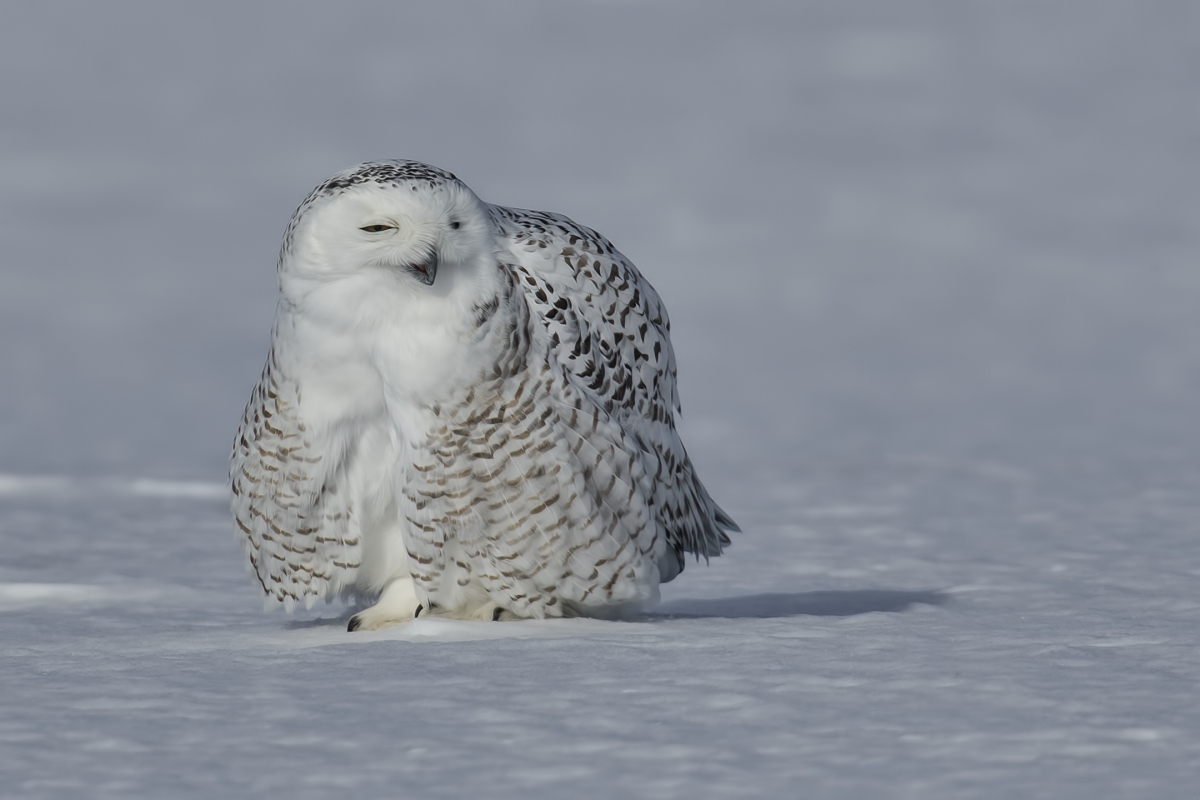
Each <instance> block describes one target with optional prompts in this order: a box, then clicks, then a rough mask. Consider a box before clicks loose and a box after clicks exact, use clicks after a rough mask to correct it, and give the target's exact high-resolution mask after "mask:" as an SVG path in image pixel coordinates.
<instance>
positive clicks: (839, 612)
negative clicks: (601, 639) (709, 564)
mask: <svg viewBox="0 0 1200 800" xmlns="http://www.w3.org/2000/svg"><path fill="white" fill-rule="evenodd" d="M949 599H950V596H949V595H947V594H945V593H943V592H936V591H924V592H902V591H895V590H891V589H860V590H857V591H826V592H788V593H772V594H748V595H743V596H741V597H722V598H718V599H715V600H674V601H672V602H670V603H663V604H662V605H661V606H659V607H658V608H656V609H654V611H652V612H650V613H649V614H648V615H647V616H649V617H668V618H675V619H678V618H681V617H682V618H687V617H724V618H727V619H762V618H769V617H793V616H800V615H807V616H814V617H851V616H854V615H855V614H870V613H872V612H876V611H882V612H898V611H907V610H908V609H909V608H910V607H911V606H913V605H915V604H917V603H921V604H924V605H930V606H940V605H943V604H945V603H946V602H948V601H949Z"/></svg>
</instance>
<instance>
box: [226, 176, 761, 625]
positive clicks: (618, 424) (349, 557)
mask: <svg viewBox="0 0 1200 800" xmlns="http://www.w3.org/2000/svg"><path fill="white" fill-rule="evenodd" d="M364 189H366V190H369V191H362V190H364ZM380 221H382V222H380ZM371 237H375V238H371ZM331 243H333V244H331ZM339 243H341V244H344V245H345V246H344V247H342V246H339ZM414 264H416V265H428V266H429V272H428V273H426V272H425V271H424V270H422V272H421V273H420V276H415V275H414V272H413V269H412V265H414ZM439 264H440V265H441V266H438V265H439ZM279 271H280V284H281V290H282V293H283V297H282V300H281V303H280V305H279V310H278V313H277V320H276V331H275V335H274V336H273V340H272V351H271V355H270V357H269V359H268V364H267V368H266V369H265V370H264V373H263V378H262V380H261V381H260V383H259V386H258V387H257V388H256V390H255V392H254V394H253V396H252V398H251V402H250V405H249V406H248V407H247V410H246V414H245V417H244V419H243V423H242V428H241V430H240V431H239V433H238V438H237V440H236V442H235V446H234V453H233V459H232V462H231V481H232V489H233V509H234V515H235V518H236V521H237V526H238V528H239V530H240V531H241V532H242V534H243V535H244V536H245V544H246V553H247V557H248V562H249V566H250V568H251V570H252V571H253V572H254V574H255V575H256V577H257V579H258V581H259V583H260V585H261V586H262V588H263V590H264V591H265V592H266V594H267V596H268V597H269V598H272V599H275V600H278V601H280V602H282V603H283V604H284V605H286V606H288V607H289V608H291V607H292V606H293V605H294V604H295V603H297V602H303V603H306V604H309V603H311V602H312V600H313V599H314V598H316V597H321V596H324V597H330V596H332V595H334V594H336V593H338V592H342V593H346V594H353V595H356V596H365V597H377V598H379V601H378V602H377V603H376V605H374V606H372V607H371V608H369V609H366V610H364V611H363V612H360V613H359V614H357V615H355V617H354V620H353V621H352V622H351V625H350V627H351V629H363V628H365V629H371V628H375V627H381V626H383V625H386V624H392V623H395V622H397V621H403V620H405V619H411V618H413V617H414V616H415V615H416V614H417V613H421V614H422V615H423V614H424V613H433V614H451V615H455V616H469V617H474V618H478V619H512V618H521V617H546V616H562V615H572V614H588V615H604V614H607V613H610V612H611V611H613V610H614V609H620V608H636V607H642V606H644V605H646V604H647V603H651V602H653V601H654V599H655V598H656V597H657V594H658V585H659V583H660V582H663V581H668V580H671V579H673V578H674V577H675V576H676V575H677V574H678V573H679V572H680V571H681V570H682V569H683V566H684V563H685V562H684V557H685V555H686V554H688V553H691V554H694V555H695V557H697V558H701V557H703V558H705V559H708V558H710V557H712V556H716V555H719V554H720V553H721V551H722V549H723V548H724V546H725V545H727V544H728V543H729V537H728V536H727V531H733V530H737V527H736V525H735V524H734V523H733V521H732V520H731V519H730V518H729V516H728V515H726V514H725V513H724V512H723V511H722V510H721V509H720V507H718V506H717V505H716V503H715V502H713V500H712V498H711V497H710V496H709V494H708V492H707V491H706V490H705V488H704V485H703V484H702V483H701V482H700V480H699V478H698V477H697V475H696V472H695V469H694V467H693V465H692V462H691V460H690V458H689V457H688V454H687V451H686V450H685V449H684V446H683V443H682V442H681V441H680V438H679V434H678V432H677V431H676V429H675V415H676V414H677V413H678V412H679V409H680V404H679V397H678V393H677V388H676V374H675V355H674V351H673V349H672V347H671V341H670V322H669V320H668V318H667V313H666V309H665V308H664V306H663V303H662V300H661V299H660V298H659V296H658V294H657V293H656V292H655V290H654V288H653V287H652V286H651V285H650V283H649V282H648V281H647V280H646V279H645V278H644V277H643V276H642V275H641V273H639V272H638V270H637V269H636V268H635V267H634V266H633V264H631V263H630V262H629V261H628V260H627V259H626V258H625V257H624V256H623V255H622V254H621V253H620V252H618V251H617V250H616V248H614V247H613V245H612V244H611V243H610V242H609V241H608V240H607V239H605V238H604V237H603V236H601V235H600V234H598V233H596V232H595V231H593V230H591V229H589V228H585V227H583V226H581V225H578V224H576V223H574V222H572V221H571V220H570V219H567V218H566V217H563V216H560V215H557V214H550V213H544V212H537V211H525V210H520V209H512V208H504V207H500V206H493V205H488V204H486V203H483V202H482V201H479V199H478V198H476V197H475V196H474V195H473V194H472V193H470V190H469V189H467V188H466V187H465V186H463V185H462V184H461V183H460V182H459V181H458V179H457V178H455V177H454V176H453V175H452V174H451V173H449V172H445V171H444V170H440V169H437V168H434V167H430V166H427V165H424V164H419V163H416V162H410V161H396V162H371V163H367V164H362V165H360V166H358V167H356V168H354V169H351V170H347V171H345V172H343V173H340V174H338V175H336V176H334V177H333V178H331V179H329V180H328V181H326V182H325V183H323V184H321V185H320V186H318V187H317V188H316V189H315V190H313V192H312V193H311V194H310V195H309V197H308V198H307V199H306V200H305V201H304V202H303V203H302V204H301V205H300V207H299V208H298V209H297V211H296V214H295V215H294V217H293V219H292V221H291V223H290V224H289V227H288V230H287V234H286V235H285V238H284V245H283V248H282V251H281V255H280V264H279ZM434 273H436V278H435V277H434ZM418 609H424V611H418Z"/></svg>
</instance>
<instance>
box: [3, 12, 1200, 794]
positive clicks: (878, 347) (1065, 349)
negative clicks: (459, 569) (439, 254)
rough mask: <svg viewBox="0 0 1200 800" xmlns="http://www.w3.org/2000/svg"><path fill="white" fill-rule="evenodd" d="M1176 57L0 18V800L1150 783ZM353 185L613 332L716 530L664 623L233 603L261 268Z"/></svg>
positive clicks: (582, 32)
mask: <svg viewBox="0 0 1200 800" xmlns="http://www.w3.org/2000/svg"><path fill="white" fill-rule="evenodd" d="M1198 41H1200V5H1197V4H1195V3H1192V2H1187V1H1186V0H1143V1H1142V2H1107V1H1106V0H1061V1H1060V2H1003V3H1001V2H966V1H965V0H953V1H951V0H946V2H908V3H890V2H885V1H884V0H874V1H871V2H868V1H866V0H863V1H861V2H860V1H858V0H851V1H849V2H847V1H846V0H838V1H837V2H833V1H832V0H830V1H828V2H824V1H823V2H806V3H798V2H781V3H769V2H747V3H700V2H640V3H639V2H590V3H583V2H505V3H494V2H447V3H432V2H430V3H398V2H386V3H384V2H381V3H368V2H352V3H343V4H337V5H334V4H327V3H293V2H288V3H282V2H274V3H256V4H244V5H243V4H236V5H235V4H205V5H199V4H193V5H190V6H186V7H185V6H179V7H174V6H165V5H162V4H152V3H129V2H111V3H103V4H91V3H56V2H38V3H26V2H11V3H7V4H6V5H5V6H4V9H3V10H2V11H0V120H2V121H3V124H2V125H0V647H2V648H3V649H2V656H0V658H2V660H0V665H2V667H0V774H3V775H4V779H3V780H4V785H3V788H2V791H0V794H7V795H12V796H20V797H59V796H76V795H78V796H85V795H86V796H96V797H99V796H123V797H128V796H165V794H173V795H175V796H212V795H214V794H217V793H225V794H230V793H232V794H234V795H236V794H256V793H277V792H283V791H287V792H288V793H290V794H291V795H293V796H298V797H299V796H312V797H324V796H328V795H329V794H330V793H331V792H333V791H347V790H353V791H356V792H365V791H372V792H384V791H397V792H400V793H401V794H404V793H405V792H411V793H412V796H461V794H462V793H465V792H468V791H472V792H474V793H476V794H479V795H480V796H506V795H509V794H514V795H515V794H525V795H533V796H584V795H593V796H617V795H620V794H626V795H628V794H634V795H638V794H641V795H659V796H678V795H680V794H684V793H687V794H690V795H692V796H705V795H713V796H719V795H728V796H735V795H745V794H759V795H778V796H786V795H789V794H794V793H795V790H797V789H798V788H803V789H804V791H805V792H806V793H808V794H809V795H810V796H821V797H825V796H845V797H861V796H867V795H871V796H905V797H910V796H911V797H939V796H947V797H949V796H954V797H977V796H978V797H1013V796H1028V797H1035V796H1044V797H1064V796H1075V795H1082V794H1084V793H1090V794H1092V795H1095V796H1111V797H1116V796H1121V797H1176V796H1177V797H1191V796H1192V793H1193V791H1194V788H1195V786H1196V785H1197V782H1198V781H1200V766H1198V765H1200V702H1198V701H1197V695H1196V691H1195V687H1196V682H1197V680H1200V652H1198V647H1197V645H1198V644H1200V636H1198V635H1197V622H1200V619H1198V611H1200V596H1198V593H1197V589H1198V588H1200V586H1198V585H1197V584H1198V581H1200V553H1198V552H1197V548H1196V539H1197V534H1198V533H1200V425H1197V418H1196V411H1197V406H1198V403H1197V400H1198V395H1200V268H1198V264H1197V253H1198V249H1200V248H1198V244H1200V102H1198V101H1197V97H1198V95H1197V87H1200V47H1198V46H1197V42H1198ZM392 157H404V158H414V159H418V160H423V161H427V162H429V163H432V164H435V165H437V166H440V167H444V168H447V169H449V170H451V171H453V172H455V173H456V174H457V175H458V176H459V177H460V178H462V179H463V180H464V181H465V182H466V183H467V184H468V185H470V186H471V187H472V188H474V189H475V190H476V192H477V193H478V194H479V195H480V196H481V197H483V198H484V199H486V200H488V201H491V202H496V203H501V204H506V205H515V206H522V207H529V208H537V209H545V210H552V211H557V212H561V213H565V214H568V215H570V216H571V217H573V218H574V219H576V220H577V221H579V222H581V223H583V224H585V225H589V226H591V227H594V228H596V229H598V230H600V231H601V232H602V233H604V234H605V235H607V236H608V237H609V238H611V239H612V240H613V241H614V243H615V244H616V245H617V247H618V248H620V249H621V250H622V251H623V252H624V253H625V254H626V255H628V256H629V257H630V258H631V259H632V260H633V261H634V262H635V263H636V264H638V266H639V267H640V268H641V269H642V271H643V272H644V273H645V274H646V276H647V277H648V278H649V279H650V280H651V281H652V282H653V283H654V284H655V286H656V287H657V288H658V290H659V292H660V294H661V295H662V296H663V298H664V299H665V301H666V303H667V305H668V308H669V310H670V311H671V314H672V318H673V323H674V326H673V330H674V341H675V345H676V350H677V354H678V359H679V369H680V381H681V390H682V396H683V403H684V420H683V423H682V428H683V430H684V433H685V440H686V442H687V443H688V446H689V449H690V450H691V451H692V454H693V456H694V458H695V460H696V461H697V462H698V464H699V466H700V470H701V475H702V476H703V477H704V479H705V482H706V483H707V484H708V486H709V488H710V489H711V490H712V492H713V494H714V496H715V497H716V498H717V499H718V500H719V501H720V502H721V503H722V505H724V506H725V507H726V508H727V509H728V510H729V511H730V512H731V513H732V514H733V516H734V517H735V518H736V519H737V520H738V521H739V522H740V523H741V524H742V527H743V528H744V529H745V531H746V533H745V534H744V535H742V536H740V537H738V538H737V539H736V541H735V543H734V547H733V548H732V549H731V550H730V551H729V553H728V554H727V556H725V557H722V558H721V559H719V560H718V561H715V562H714V563H713V564H712V565H711V566H710V567H704V566H691V567H689V569H688V571H687V572H685V574H684V575H683V576H682V577H681V578H680V579H679V580H678V581H676V582H675V583H673V584H671V585H670V586H669V587H667V591H666V592H665V598H666V600H667V604H666V605H665V606H664V612H665V616H657V617H653V618H649V619H648V620H647V621H645V622H644V623H636V624H634V623H627V624H625V625H621V624H614V623H608V624H600V623H597V625H595V626H589V625H583V624H581V623H580V624H577V623H561V624H559V625H558V627H553V626H551V627H550V628H546V627H545V626H541V627H539V626H537V625H534V624H532V623H529V624H527V623H518V624H514V626H513V627H511V628H505V629H504V632H503V634H502V635H503V637H505V638H501V639H490V638H486V637H491V636H496V635H501V634H496V633H495V632H494V629H492V628H489V629H488V631H487V632H480V631H478V630H477V629H475V628H471V627H470V626H466V627H464V626H457V627H456V626H453V625H451V626H449V627H437V626H436V625H433V623H431V625H432V627H430V626H426V627H421V626H420V625H418V626H416V627H413V628H411V629H410V630H408V631H407V632H406V631H404V630H401V631H398V632H393V633H391V634H389V633H387V632H384V633H382V634H378V635H371V636H366V637H362V636H360V637H358V638H353V637H349V638H347V635H346V634H344V633H343V632H342V631H341V628H340V620H339V619H337V618H336V617H337V614H339V613H340V611H339V610H338V609H336V608H335V609H325V610H314V612H312V613H310V614H308V615H301V616H300V619H301V620H307V622H304V623H303V625H302V626H301V627H296V624H295V622H294V621H289V620H287V619H286V618H284V617H283V616H281V615H273V616H264V615H260V613H259V611H258V601H257V599H256V597H255V593H254V587H253V585H252V583H251V581H250V580H249V579H248V578H246V577H245V576H244V575H243V574H242V571H241V570H242V568H241V565H240V553H239V551H238V546H237V544H236V541H235V540H234V538H233V534H232V533H231V532H230V531H229V527H230V524H229V522H228V518H227V515H226V512H225V510H224V501H223V499H222V491H223V490H222V488H221V484H222V483H223V480H224V471H225V460H226V457H227V454H228V450H229V444H230V442H231V440H232V436H233V434H234V431H235V429H236V427H237V423H238V420H239V417H240V414H241V411H242V407H243V405H244V403H245V400H246V398H247V397H248V395H249V391H250V389H251V387H252V386H253V384H254V381H255V380H256V378H257V375H258V372H259V370H260V368H261V365H262V361H263V359H264V357H265V354H266V348H267V341H268V336H269V330H270V324H271V317H272V313H273V307H274V303H275V276H274V263H275V258H276V253H277V249H278V246H279V241H280V238H281V236H282V233H283V230H284V227H285V225H286V223H287V220H288V218H289V216H290V214H291V212H292V209H294V208H295V206H296V205H297V204H298V203H299V202H300V200H301V199H303V197H304V196H305V194H306V193H307V192H308V191H309V189H310V188H311V187H312V186H313V185H315V184H316V183H318V182H320V181H321V180H322V179H323V178H325V177H326V176H328V175H329V174H331V173H333V172H335V171H337V170H339V169H342V168H344V167H346V166H350V165H352V164H354V163H357V162H359V161H362V160H365V159H369V158H392ZM322 614H323V615H324V617H322V616H321V615H322ZM326 623H328V624H326ZM464 625H465V624H464ZM514 637H516V638H514ZM522 637H525V638H522ZM418 640H424V641H422V642H421V643H420V644H417V643H416V642H417V641H418ZM457 640H463V641H457ZM627 692H633V693H635V694H632V695H631V694H627Z"/></svg>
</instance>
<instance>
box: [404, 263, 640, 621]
mask: <svg viewBox="0 0 1200 800" xmlns="http://www.w3.org/2000/svg"><path fill="white" fill-rule="evenodd" d="M515 283H516V281H515V273H510V274H509V281H508V291H507V292H505V293H504V295H503V296H502V297H499V298H497V303H496V306H498V307H499V308H500V310H499V311H498V312H493V313H491V314H490V315H489V316H488V317H487V319H486V321H485V322H484V324H483V325H482V326H481V327H482V328H485V329H489V330H487V333H485V335H484V336H485V338H486V337H488V336H501V337H504V338H505V339H506V346H505V347H504V349H503V351H502V352H503V355H502V357H501V358H500V359H499V360H498V361H497V363H496V365H495V367H494V369H493V370H492V371H491V373H490V374H487V375H483V376H480V380H479V381H478V382H476V383H475V384H474V385H473V386H471V387H470V388H469V389H466V390H465V391H463V392H462V393H461V394H460V395H458V396H453V397H447V398H446V402H444V403H439V404H438V405H437V406H436V407H435V408H434V409H433V415H434V420H435V422H434V424H433V426H432V429H431V430H430V432H429V435H428V437H427V438H426V439H425V441H423V442H419V443H411V445H410V447H411V457H410V458H411V463H410V464H409V467H408V472H407V474H406V476H405V481H404V485H403V490H402V494H403V500H402V502H401V508H402V510H403V513H404V514H405V515H406V517H407V521H408V525H409V527H408V531H409V535H408V536H407V537H406V541H407V544H408V555H409V564H410V567H411V569H412V574H413V578H414V580H415V581H416V582H417V587H418V591H419V592H423V593H424V596H425V597H427V598H428V599H429V601H430V602H431V603H432V604H434V605H435V606H442V607H470V606H472V605H481V604H483V603H486V602H488V601H491V602H492V603H495V604H496V605H498V606H500V607H503V608H504V609H505V610H507V611H509V612H511V613H512V614H514V615H516V616H520V617H539V618H540V617H546V616H564V615H566V616H571V615H575V614H592V615H594V614H596V613H598V612H599V611H600V610H602V609H609V608H615V607H621V606H639V605H642V604H644V603H646V602H649V601H652V600H654V599H655V596H656V589H657V585H658V570H659V568H658V566H657V556H661V555H662V552H661V551H662V547H661V546H660V544H659V535H658V531H657V529H656V526H655V525H654V524H653V520H652V518H651V515H650V510H649V507H648V506H647V504H646V502H645V498H646V496H647V490H648V489H649V488H650V487H649V486H648V485H647V484H646V477H647V476H646V474H645V471H644V469H643V468H642V465H641V461H640V459H639V458H638V456H637V451H636V448H634V447H632V446H631V445H632V443H631V442H630V441H629V440H628V439H627V437H626V436H625V434H624V431H623V430H622V428H621V426H620V424H619V423H618V422H617V421H616V420H615V419H613V418H612V416H611V415H610V414H609V413H608V412H607V411H606V409H604V408H603V407H601V406H600V405H598V404H597V403H595V402H594V401H593V400H592V399H590V398H589V397H587V396H586V395H585V394H584V393H583V392H581V391H580V390H579V389H578V388H577V387H576V386H575V385H574V384H573V382H571V381H569V380H566V379H565V375H564V372H563V370H562V369H561V367H559V366H558V365H557V363H556V361H555V360H554V358H553V357H552V354H551V352H550V350H549V347H548V341H547V337H546V335H545V333H544V332H543V331H539V330H538V329H537V328H536V327H535V326H534V324H533V320H532V319H531V312H530V308H529V306H528V305H527V304H526V303H525V302H524V299H523V297H522V296H521V294H522V293H521V292H520V291H519V290H517V289H516V286H515ZM483 311H484V312H487V311H489V309H483ZM656 550H657V551H658V552H657V553H656Z"/></svg>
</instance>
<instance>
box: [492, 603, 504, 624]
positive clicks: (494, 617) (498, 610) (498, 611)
mask: <svg viewBox="0 0 1200 800" xmlns="http://www.w3.org/2000/svg"><path fill="white" fill-rule="evenodd" d="M503 613H504V609H503V608H501V607H500V606H496V607H495V609H493V610H492V622H499V621H500V615H501V614H503Z"/></svg>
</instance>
